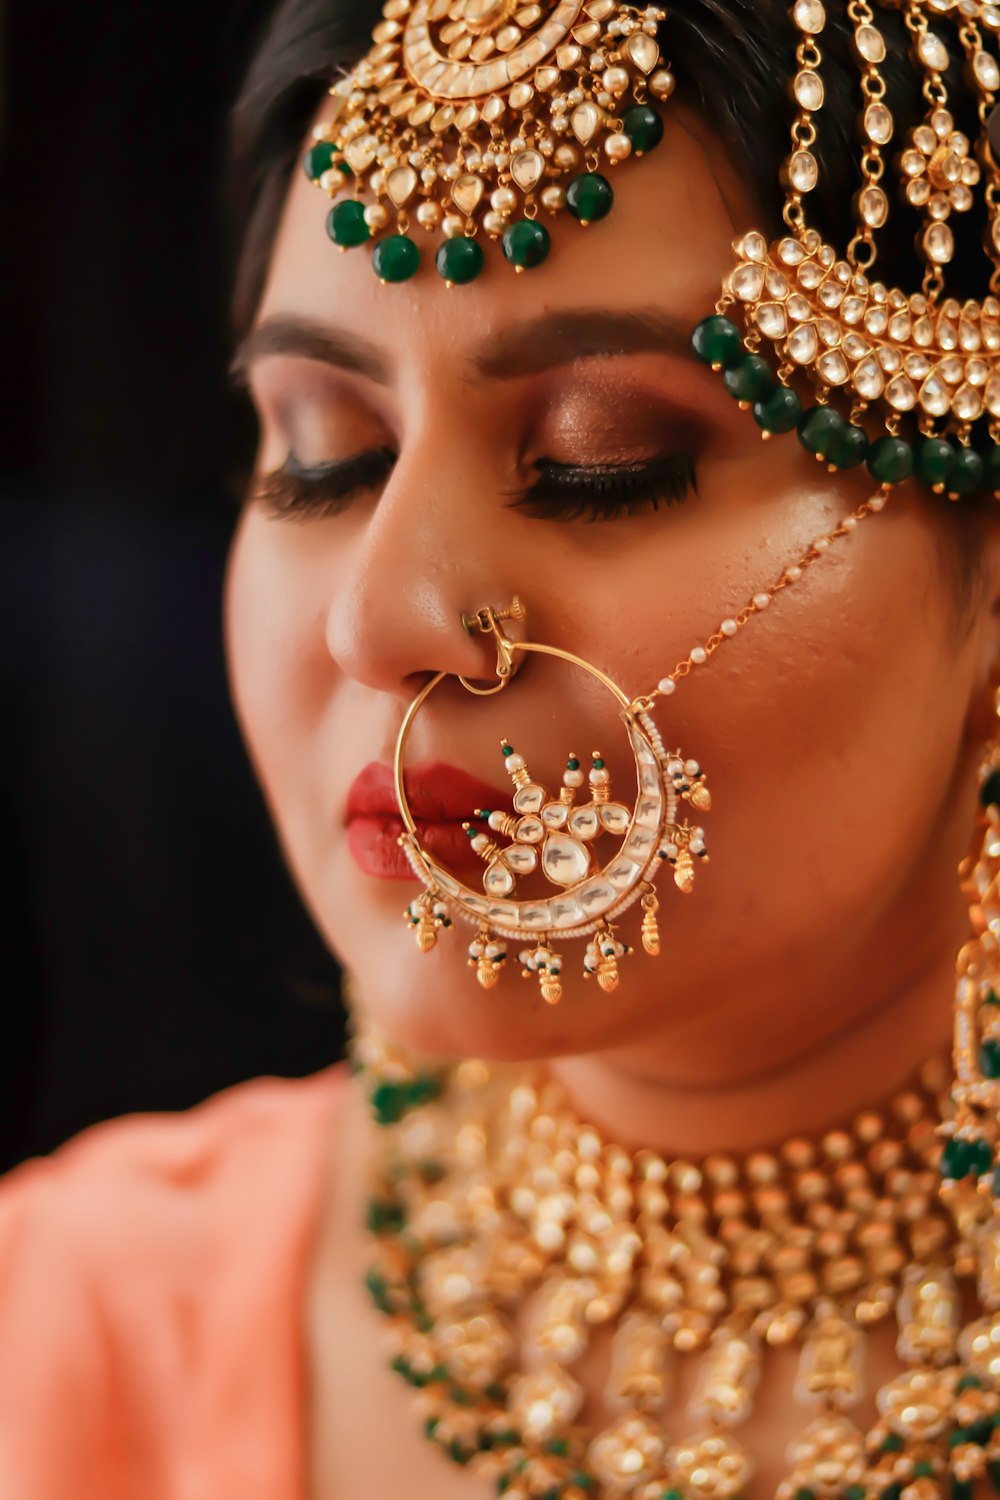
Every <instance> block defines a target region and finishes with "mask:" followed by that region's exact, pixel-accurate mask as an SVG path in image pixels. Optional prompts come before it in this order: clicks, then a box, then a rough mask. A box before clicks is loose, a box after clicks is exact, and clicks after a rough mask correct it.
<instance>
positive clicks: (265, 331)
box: [229, 314, 394, 385]
mask: <svg viewBox="0 0 1000 1500" xmlns="http://www.w3.org/2000/svg"><path fill="white" fill-rule="evenodd" d="M268 354H297V355H298V356H299V357H300V358H301V359H312V360H316V361H317V363H319V364H324V365H333V366H334V367H335V368H336V369H338V370H351V371H353V372H354V373H355V374H356V375H366V376H367V377H368V379H369V380H374V381H376V382H377V383H378V384H379V385H388V384H389V382H390V380H391V379H392V376H393V373H394V367H393V365H392V364H391V363H390V362H389V361H387V360H386V358H385V357H384V355H383V354H382V353H381V352H380V351H379V350H378V348H376V346H375V345H374V344H370V343H368V342H367V340H365V339H360V338H357V337H356V336H355V335H354V334H351V333H348V332H347V331H346V330H345V329H343V328H334V327H333V326H331V325H330V324H327V323H317V322H315V321H314V320H313V319H312V318H298V317H293V316H290V315H288V314H276V315H275V316H274V317H272V318H266V319H265V321H264V322H263V323H260V324H259V325H258V326H257V327H256V328H255V329H253V331H252V332H251V333H249V334H248V335H247V337H246V338H245V339H244V340H243V342H242V343H241V344H240V346H239V348H238V349H237V351H236V355H235V358H234V359H233V362H232V364H231V365H230V367H229V369H230V374H231V375H232V376H233V378H234V379H236V380H245V379H246V377H247V375H248V374H249V371H250V367H251V366H252V365H253V363H254V362H255V360H258V359H263V358H264V357H265V355H268Z"/></svg>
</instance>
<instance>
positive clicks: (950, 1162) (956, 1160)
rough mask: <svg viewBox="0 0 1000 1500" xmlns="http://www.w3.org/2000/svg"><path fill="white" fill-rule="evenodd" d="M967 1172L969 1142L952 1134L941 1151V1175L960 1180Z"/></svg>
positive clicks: (955, 1180) (956, 1180)
mask: <svg viewBox="0 0 1000 1500" xmlns="http://www.w3.org/2000/svg"><path fill="white" fill-rule="evenodd" d="M968 1174H969V1143H968V1141H963V1140H961V1139H960V1138H959V1137H958V1136H954V1135H953V1136H952V1138H951V1140H950V1141H947V1142H946V1143H945V1147H944V1150H943V1151H942V1152H941V1176H942V1177H947V1178H950V1179H951V1180H952V1181H954V1182H960V1181H961V1180H962V1178H963V1177H967V1176H968Z"/></svg>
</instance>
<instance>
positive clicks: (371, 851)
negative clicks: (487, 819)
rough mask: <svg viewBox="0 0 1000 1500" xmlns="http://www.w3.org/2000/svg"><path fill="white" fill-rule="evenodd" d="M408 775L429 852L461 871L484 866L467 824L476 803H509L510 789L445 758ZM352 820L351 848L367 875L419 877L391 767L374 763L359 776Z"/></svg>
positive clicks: (350, 799) (350, 801) (350, 805)
mask: <svg viewBox="0 0 1000 1500" xmlns="http://www.w3.org/2000/svg"><path fill="white" fill-rule="evenodd" d="M405 780H406V795H407V799H408V801H409V804H410V812H411V813H412V815H413V818H414V821H415V822H416V824H417V831H418V833H419V835H420V839H421V842H422V843H423V844H424V846H425V848H426V849H427V850H428V852H429V853H430V854H433V855H434V856H435V857H436V858H437V859H440V860H441V862H442V864H445V865H447V866H448V868H449V869H452V870H455V871H456V873H458V872H461V871H463V870H465V871H471V870H476V869H481V868H482V864H481V861H480V860H479V859H478V857H477V856H476V855H475V854H474V853H473V852H472V850H471V849H470V847H469V841H468V839H467V837H466V835H465V832H464V830H463V828H462V824H463V822H467V821H468V820H469V819H470V818H472V816H473V814H474V812H475V810H476V808H480V807H486V808H491V809H492V808H495V807H503V806H504V805H505V804H506V803H507V802H509V800H510V792H509V791H508V792H500V791H497V789H496V787H491V786H489V785H488V784H487V783H486V782H485V781H478V780H476V778H475V777H474V776H470V775H469V774H468V773H467V772H466V771H462V770H460V769H459V768H458V767H457V766H449V765H447V764H445V763H443V762H436V763H434V764H433V765H428V766H417V767H415V768H414V769H412V770H409V771H407V772H406V777H405ZM346 822H347V832H348V843H349V845H350V849H351V853H352V855H353V856H354V859H355V861H356V863H357V864H358V865H359V867H360V868H361V869H362V870H363V871H364V872H365V874H367V875H375V876H379V877H381V878H382V879H389V880H413V879H414V878H415V877H414V874H413V870H412V869H411V867H410V862H409V860H408V859H407V858H406V855H405V853H404V852H403V850H402V849H401V848H400V847H399V842H398V841H399V836H400V834H401V833H402V832H403V820H402V818H401V817H400V814H399V806H398V803H397V802H396V788H395V780H394V778H393V773H392V771H391V770H390V769H389V767H388V766H383V765H379V764H378V763H377V762H373V763H372V764H371V765H368V766H366V767H365V769H364V770H363V771H362V772H361V774H360V775H359V776H358V777H356V778H355V780H354V783H353V785H352V786H351V789H350V791H349V793H348V795H347V813H346Z"/></svg>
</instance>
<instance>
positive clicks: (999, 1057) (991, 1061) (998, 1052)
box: [979, 1037, 1000, 1078]
mask: <svg viewBox="0 0 1000 1500" xmlns="http://www.w3.org/2000/svg"><path fill="white" fill-rule="evenodd" d="M979 1071H980V1073H982V1075H983V1077H984V1078H1000V1042H998V1041H997V1040H996V1038H995V1037H987V1038H986V1040H985V1041H984V1042H983V1045H982V1046H981V1047H980V1049H979Z"/></svg>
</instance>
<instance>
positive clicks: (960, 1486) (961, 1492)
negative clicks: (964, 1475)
mask: <svg viewBox="0 0 1000 1500" xmlns="http://www.w3.org/2000/svg"><path fill="white" fill-rule="evenodd" d="M974 1490H975V1486H974V1485H973V1484H972V1482H971V1480H968V1479H958V1478H956V1476H955V1475H954V1474H953V1475H952V1476H951V1500H972V1496H973V1493H974Z"/></svg>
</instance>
